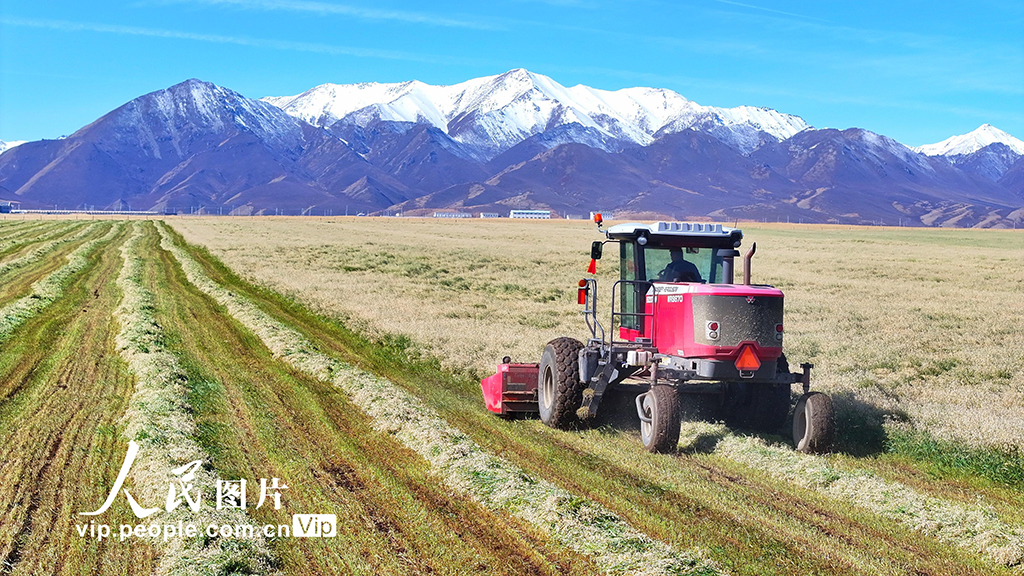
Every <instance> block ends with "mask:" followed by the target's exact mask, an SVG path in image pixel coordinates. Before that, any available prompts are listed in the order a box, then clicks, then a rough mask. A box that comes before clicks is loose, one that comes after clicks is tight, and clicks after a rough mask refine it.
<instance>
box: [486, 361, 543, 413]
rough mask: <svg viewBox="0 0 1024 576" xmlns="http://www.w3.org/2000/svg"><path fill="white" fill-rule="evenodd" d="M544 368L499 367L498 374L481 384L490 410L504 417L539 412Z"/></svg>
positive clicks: (514, 365) (525, 365)
mask: <svg viewBox="0 0 1024 576" xmlns="http://www.w3.org/2000/svg"><path fill="white" fill-rule="evenodd" d="M539 373H540V364H511V363H506V364H498V371H497V372H496V373H495V374H493V375H491V376H488V377H487V378H484V379H483V380H481V381H480V388H481V389H482V390H483V393H484V403H485V404H486V405H487V409H488V410H490V411H491V412H494V413H495V414H501V415H502V416H505V415H509V414H514V413H523V412H527V413H528V412H537V411H539V410H540V407H539V406H538V404H537V376H538V374H539Z"/></svg>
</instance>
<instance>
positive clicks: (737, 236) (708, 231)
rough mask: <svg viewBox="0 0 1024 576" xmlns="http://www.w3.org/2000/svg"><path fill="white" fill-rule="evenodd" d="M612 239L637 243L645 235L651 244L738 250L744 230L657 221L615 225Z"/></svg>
mask: <svg viewBox="0 0 1024 576" xmlns="http://www.w3.org/2000/svg"><path fill="white" fill-rule="evenodd" d="M607 234H608V237H609V238H611V239H613V240H635V239H636V238H639V237H640V236H646V237H647V242H649V243H651V244H652V245H664V246H707V247H709V248H735V247H738V246H739V245H740V241H742V240H743V231H742V230H739V229H738V228H728V227H726V226H723V225H721V224H713V223H710V222H655V223H653V224H639V223H636V222H630V223H628V224H616V225H615V226H612V227H611V228H609V229H608V232H607Z"/></svg>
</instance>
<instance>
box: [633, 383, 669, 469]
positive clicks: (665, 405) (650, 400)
mask: <svg viewBox="0 0 1024 576" xmlns="http://www.w3.org/2000/svg"><path fill="white" fill-rule="evenodd" d="M641 408H642V409H643V413H644V417H645V418H647V419H649V420H650V422H644V421H643V420H641V421H640V441H641V442H643V445H644V448H646V449H647V451H648V452H655V453H660V454H668V453H670V452H675V450H676V446H677V445H678V444H679V392H677V391H676V389H675V388H674V387H672V386H654V387H652V388H651V391H650V392H648V393H647V394H645V395H644V397H643V400H642V401H641Z"/></svg>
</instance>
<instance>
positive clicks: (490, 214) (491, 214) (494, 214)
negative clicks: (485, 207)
mask: <svg viewBox="0 0 1024 576" xmlns="http://www.w3.org/2000/svg"><path fill="white" fill-rule="evenodd" d="M480 217H481V218H501V214H498V213H497V212H481V213H480Z"/></svg>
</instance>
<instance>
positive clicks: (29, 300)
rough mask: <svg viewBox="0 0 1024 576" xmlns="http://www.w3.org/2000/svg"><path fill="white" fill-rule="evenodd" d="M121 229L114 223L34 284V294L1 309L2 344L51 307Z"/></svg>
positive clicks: (88, 229)
mask: <svg viewBox="0 0 1024 576" xmlns="http://www.w3.org/2000/svg"><path fill="white" fill-rule="evenodd" d="M91 230H92V227H91V226H90V227H89V228H87V229H85V230H83V231H82V232H80V233H78V234H76V235H75V236H81V235H84V234H88V233H89V232H90V231H91ZM120 230H121V224H120V223H118V224H114V225H113V226H111V227H110V231H109V232H107V233H106V234H105V235H104V236H103V237H101V238H96V239H95V240H90V241H89V242H86V243H85V244H82V245H81V246H79V247H78V248H75V250H74V251H73V252H71V253H70V254H68V256H67V263H66V264H64V265H63V266H61V267H60V268H58V269H56V270H54V271H53V272H52V273H51V274H50V275H49V276H47V277H45V278H43V279H41V280H39V281H37V282H36V283H35V284H32V291H31V292H30V293H29V294H28V296H25V297H23V298H19V299H18V300H15V301H14V302H11V303H10V304H8V305H6V306H4V307H3V308H0V342H4V341H5V340H7V339H8V338H10V336H11V333H12V332H14V330H16V329H17V328H18V326H21V325H22V324H23V323H24V322H25V321H26V320H28V319H29V318H31V317H33V316H35V315H36V314H38V313H39V311H40V310H42V309H43V308H46V307H47V306H49V305H50V304H51V303H52V302H53V301H54V300H56V299H57V298H59V297H60V295H61V294H62V293H63V292H64V284H65V282H67V280H68V278H70V277H71V276H74V275H75V274H77V273H78V272H81V271H82V270H84V269H85V267H86V266H88V265H89V260H88V256H89V254H91V253H92V251H93V250H94V249H95V248H96V247H97V246H99V245H100V244H103V243H105V242H109V241H110V240H111V239H112V238H114V236H116V235H117V233H118V232H119V231H120Z"/></svg>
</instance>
